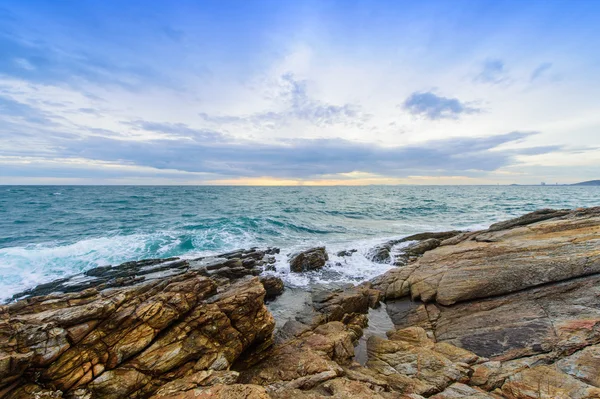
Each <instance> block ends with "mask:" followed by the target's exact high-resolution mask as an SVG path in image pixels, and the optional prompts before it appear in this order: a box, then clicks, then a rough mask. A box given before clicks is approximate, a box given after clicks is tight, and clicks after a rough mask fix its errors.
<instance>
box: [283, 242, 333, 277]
mask: <svg viewBox="0 0 600 399" xmlns="http://www.w3.org/2000/svg"><path fill="white" fill-rule="evenodd" d="M328 260H329V256H328V255H327V251H326V250H325V247H317V248H311V249H307V250H306V251H302V252H299V253H296V254H294V255H292V256H291V257H290V271H292V272H295V273H301V272H306V271H310V270H318V269H321V268H322V267H323V266H325V263H327V261H328Z"/></svg>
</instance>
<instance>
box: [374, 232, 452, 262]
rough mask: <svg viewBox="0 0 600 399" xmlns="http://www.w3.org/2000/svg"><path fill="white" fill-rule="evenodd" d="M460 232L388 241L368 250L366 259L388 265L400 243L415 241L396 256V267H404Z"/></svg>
mask: <svg viewBox="0 0 600 399" xmlns="http://www.w3.org/2000/svg"><path fill="white" fill-rule="evenodd" d="M460 233H461V232H460V231H443V232H429V233H420V234H413V235H411V236H408V237H404V238H401V239H398V240H390V241H387V242H384V243H383V244H379V245H377V246H375V247H373V248H371V249H370V250H369V252H368V253H367V258H368V259H370V260H371V261H372V262H375V263H390V262H391V260H392V249H393V248H394V247H395V246H396V245H398V244H401V243H404V242H410V241H417V242H416V243H414V244H412V245H409V246H408V247H406V248H404V249H403V250H402V253H401V254H399V255H398V256H396V258H397V259H396V262H395V263H396V266H404V265H405V264H406V263H408V261H409V260H410V258H411V257H416V256H420V255H422V254H423V253H425V252H426V251H429V250H431V249H434V248H436V247H438V246H439V245H440V244H441V242H442V240H446V239H450V238H452V237H454V236H456V235H458V234H460Z"/></svg>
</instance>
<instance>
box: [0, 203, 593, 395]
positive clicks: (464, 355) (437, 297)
mask: <svg viewBox="0 0 600 399" xmlns="http://www.w3.org/2000/svg"><path fill="white" fill-rule="evenodd" d="M403 243H404V245H400V244H402V243H392V244H390V243H386V244H384V246H380V247H379V249H380V250H381V248H384V247H386V245H388V244H389V249H388V250H387V251H388V255H389V256H390V259H389V261H390V262H392V261H393V262H394V263H395V264H396V265H397V266H398V267H397V268H393V269H392V270H390V271H388V272H387V273H385V274H384V275H382V276H379V277H377V278H376V279H374V280H373V281H372V282H366V283H362V284H360V285H346V286H340V287H338V288H336V289H332V288H327V287H321V288H317V289H314V290H313V291H312V292H311V295H310V300H309V301H308V303H306V305H305V307H304V308H303V310H302V311H300V312H298V313H297V314H296V315H295V317H294V318H293V319H291V320H289V321H288V322H287V323H285V324H284V325H283V327H282V328H281V329H280V330H279V331H277V332H276V333H274V326H275V322H274V320H273V317H272V316H271V314H270V313H269V311H268V310H267V308H266V307H265V305H264V300H265V297H269V298H271V299H272V300H275V301H276V300H277V298H276V296H277V295H278V294H279V293H281V290H282V289H283V284H282V281H281V280H280V279H278V278H277V277H274V276H269V275H263V276H261V277H260V279H259V278H258V277H255V275H258V274H260V273H261V272H262V271H263V270H264V268H266V267H267V266H268V265H269V264H270V263H271V262H272V258H271V255H272V254H274V253H277V252H275V249H267V250H264V251H261V250H258V249H251V250H249V251H235V252H232V253H229V254H224V255H221V256H219V257H210V258H203V259H196V260H189V261H188V260H181V259H168V260H146V261H141V262H131V263H127V264H124V265H121V266H118V267H103V268H97V269H92V270H90V271H88V272H87V273H86V274H85V275H81V276H74V277H71V278H69V279H64V280H60V281H58V282H55V283H52V284H46V285H43V286H40V287H38V288H36V289H34V290H31V291H29V292H26V293H23V294H22V295H19V296H18V297H19V298H22V299H20V300H18V301H16V302H13V303H10V304H8V305H5V306H2V307H0V398H17V399H21V398H23V399H24V398H70V399H96V398H114V399H120V398H134V399H135V398H140V399H142V398H143V399H146V398H152V399H166V398H169V399H188V398H189V399H191V398H195V399H196V398H207V399H208V398H223V399H225V398H227V399H230V398H231V399H237V398H240V399H242V398H243V399H252V398H256V399H267V398H271V399H283V398H299V399H317V398H338V399H362V398H365V399H367V398H377V399H392V398H393V399H423V398H433V399H454V398H470V399H491V398H505V399H557V398H559V399H566V398H575V399H591V398H600V377H599V376H600V208H590V209H578V210H559V211H552V210H542V211H538V212H534V213H532V214H528V215H525V216H523V217H520V218H517V219H513V220H509V221H506V222H502V223H498V224H495V225H492V226H491V227H490V228H489V229H487V230H484V231H478V232H466V233H465V232H448V233H423V234H421V235H415V236H412V237H407V238H405V239H404V241H403ZM398 245H400V247H401V248H400V247H398ZM386 248H387V247H386ZM399 248H400V250H399ZM378 251H379V250H378ZM383 252H385V251H383ZM383 252H381V253H383ZM400 260H401V261H400ZM291 261H292V262H293V263H294V265H296V266H294V268H295V269H297V270H311V269H312V268H315V267H322V265H324V264H325V263H326V261H327V253H326V252H325V249H324V248H317V249H313V250H309V251H306V252H304V253H302V254H298V255H297V256H295V257H293V258H292V259H291ZM316 265H321V266H316ZM382 300H383V301H385V309H386V311H387V314H388V315H389V316H390V319H391V321H392V322H393V324H394V326H395V330H392V331H388V332H387V334H386V336H377V335H371V336H369V337H368V339H366V337H365V338H362V340H361V337H362V335H363V333H364V329H365V328H368V322H369V312H371V311H370V309H373V308H376V307H378V306H379V305H380V302H381V301H382ZM382 312H383V311H382ZM383 314H385V313H383ZM365 340H366V352H367V353H366V361H363V362H361V363H359V362H357V359H356V358H355V346H356V345H357V344H358V343H359V342H364V341H365Z"/></svg>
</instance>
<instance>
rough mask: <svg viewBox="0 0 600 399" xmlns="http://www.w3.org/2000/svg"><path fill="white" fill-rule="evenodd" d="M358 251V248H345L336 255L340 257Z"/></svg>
mask: <svg viewBox="0 0 600 399" xmlns="http://www.w3.org/2000/svg"><path fill="white" fill-rule="evenodd" d="M355 252H357V250H356V249H345V250H343V251H339V252H338V253H337V254H336V255H337V256H340V257H344V256H352V254H353V253H355Z"/></svg>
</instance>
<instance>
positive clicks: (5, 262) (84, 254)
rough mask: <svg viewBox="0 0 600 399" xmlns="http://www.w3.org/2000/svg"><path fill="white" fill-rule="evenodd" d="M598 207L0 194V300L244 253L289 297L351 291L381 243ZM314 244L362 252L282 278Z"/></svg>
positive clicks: (181, 194)
mask: <svg viewBox="0 0 600 399" xmlns="http://www.w3.org/2000/svg"><path fill="white" fill-rule="evenodd" d="M598 205H600V187H573V186H572V187H569V186H509V187H507V186H368V187H167V186H161V187H142V186H135V187H134V186H117V187H115V186H0V298H7V297H9V296H10V295H12V294H14V293H15V292H18V291H21V290H23V289H24V288H28V287H31V286H34V285H36V284H39V283H41V282H46V281H49V280H52V279H55V278H58V277H62V276H66V275H71V274H75V273H79V272H81V271H84V270H86V269H89V268H92V267H95V266H100V265H107V264H113V265H114V264H118V263H122V262H125V261H130V260H138V259H143V258H154V257H170V256H183V257H193V256H199V255H204V254H215V253H219V252H224V251H229V250H233V249H236V248H248V247H252V246H261V247H262V246H279V247H281V248H282V254H281V255H280V256H279V258H278V265H277V267H278V271H279V272H280V273H281V274H282V276H283V277H284V278H285V279H286V281H287V282H288V284H290V285H305V284H310V283H311V282H314V281H323V280H325V281H327V280H335V281H346V280H347V281H358V280H362V279H366V278H370V277H373V276H375V275H377V274H380V273H381V272H383V271H384V270H386V269H387V268H388V267H389V266H387V265H377V264H373V263H371V262H369V261H368V260H367V259H366V258H365V257H364V256H363V255H364V253H366V251H367V250H368V248H370V247H371V246H372V245H374V244H377V243H379V242H382V241H384V240H386V239H388V238H392V237H402V236H405V235H408V234H413V233H417V232H422V231H432V230H449V229H478V228H485V227H487V226H488V225H490V224H491V223H494V222H496V221H499V220H504V219H507V218H510V217H514V216H519V215H521V214H523V213H526V212H530V211H533V210H536V209H539V208H576V207H582V206H598ZM323 244H324V245H326V246H327V247H328V250H329V252H330V253H334V252H336V251H337V250H341V249H346V248H356V249H358V250H359V252H358V253H357V254H356V255H355V256H353V257H352V258H351V259H348V260H346V261H345V263H343V265H338V266H333V267H332V268H331V270H329V271H327V272H324V273H321V274H318V273H317V274H314V275H309V276H298V275H296V276H292V275H289V274H287V270H286V267H287V263H286V256H285V254H286V253H288V252H291V251H294V250H296V249H299V248H303V247H308V246H314V245H323ZM337 260H338V259H336V257H335V256H333V257H332V261H333V263H335V261H337Z"/></svg>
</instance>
